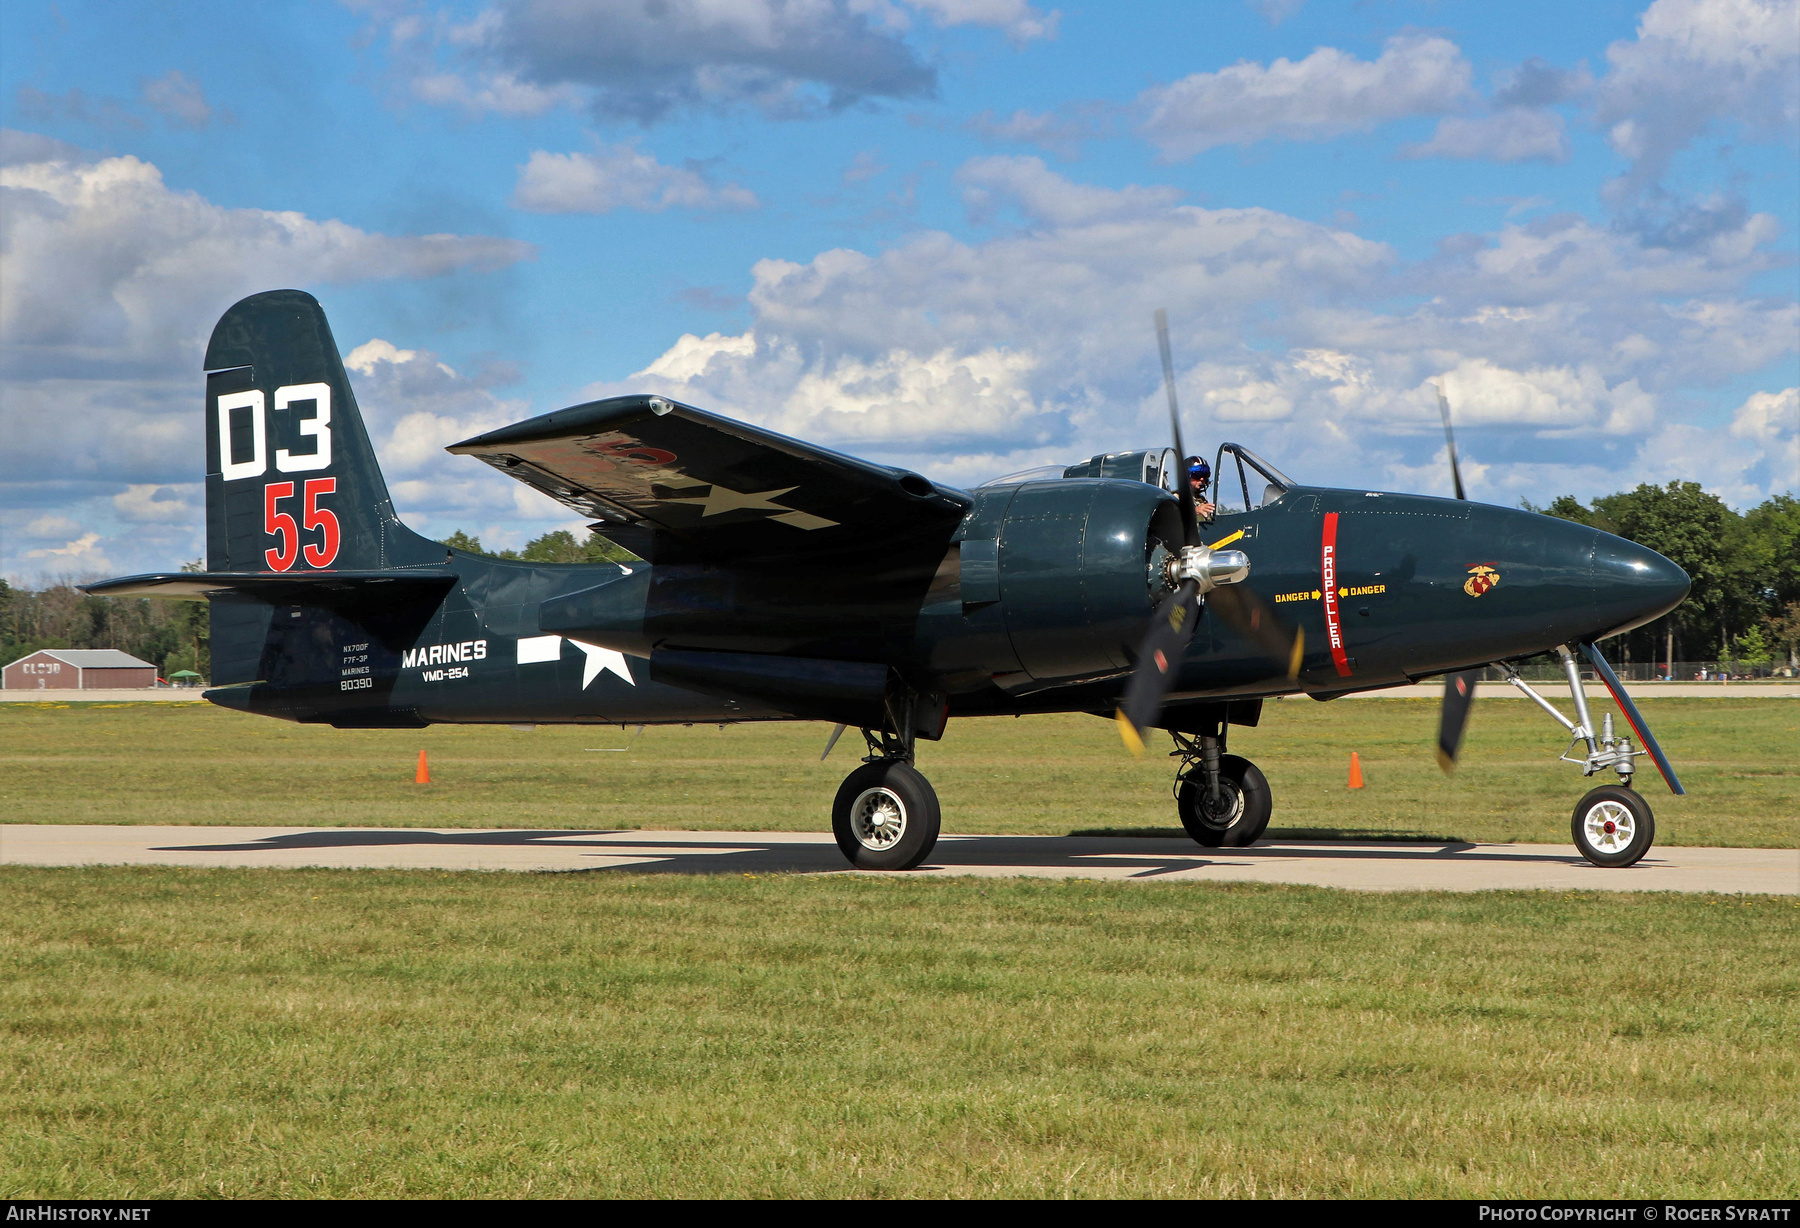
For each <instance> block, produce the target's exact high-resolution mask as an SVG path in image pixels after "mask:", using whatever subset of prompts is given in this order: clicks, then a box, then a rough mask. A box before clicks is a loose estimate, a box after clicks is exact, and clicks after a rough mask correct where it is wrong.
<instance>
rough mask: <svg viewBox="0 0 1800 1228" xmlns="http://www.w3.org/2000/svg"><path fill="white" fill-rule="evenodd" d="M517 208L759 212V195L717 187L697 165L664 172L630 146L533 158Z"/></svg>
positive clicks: (523, 173)
mask: <svg viewBox="0 0 1800 1228" xmlns="http://www.w3.org/2000/svg"><path fill="white" fill-rule="evenodd" d="M512 203H513V206H514V207H515V208H519V209H525V210H528V211H530V212H532V213H610V212H612V211H613V210H614V209H637V210H641V211H643V212H646V213H660V212H661V211H662V210H664V209H754V208H756V207H757V205H758V203H759V202H758V201H757V199H756V193H754V192H752V191H750V190H749V189H748V188H745V187H742V186H741V185H739V184H735V183H726V184H715V183H713V182H712V181H711V180H710V179H709V178H708V177H707V176H706V175H705V174H704V173H703V172H702V171H701V170H699V169H697V168H696V167H694V166H692V165H689V166H665V165H663V164H662V163H661V162H658V161H657V160H656V158H655V157H654V156H653V155H651V154H648V153H645V152H643V151H642V150H640V149H638V148H637V147H636V146H635V145H632V144H629V143H626V144H620V145H600V146H598V147H596V149H595V150H594V152H593V153H591V154H587V153H567V154H559V153H547V152H545V151H543V150H537V151H535V152H533V153H532V155H531V159H530V161H528V162H527V163H526V164H525V165H524V166H522V167H520V168H519V182H518V186H517V187H515V188H514V189H513V198H512Z"/></svg>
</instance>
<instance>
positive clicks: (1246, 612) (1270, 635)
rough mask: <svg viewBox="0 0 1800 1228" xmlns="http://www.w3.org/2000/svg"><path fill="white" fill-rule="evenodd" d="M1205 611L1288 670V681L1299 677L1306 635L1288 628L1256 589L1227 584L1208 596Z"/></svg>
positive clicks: (1301, 631) (1284, 621)
mask: <svg viewBox="0 0 1800 1228" xmlns="http://www.w3.org/2000/svg"><path fill="white" fill-rule="evenodd" d="M1206 608H1207V610H1208V611H1209V612H1211V613H1213V614H1216V615H1218V616H1219V619H1220V620H1221V621H1222V622H1224V624H1225V625H1226V626H1228V627H1230V628H1231V629H1232V630H1233V631H1235V632H1237V633H1238V634H1239V635H1241V636H1243V637H1244V638H1245V639H1247V640H1249V641H1250V642H1251V643H1253V644H1255V645H1256V646H1257V647H1258V648H1259V649H1261V650H1262V653H1263V655H1264V656H1266V657H1268V658H1269V660H1271V661H1273V662H1275V664H1277V665H1279V666H1281V667H1282V668H1283V669H1285V670H1286V671H1287V677H1288V679H1289V681H1292V680H1293V679H1295V678H1298V677H1299V676H1300V659H1301V658H1302V657H1303V656H1305V654H1306V632H1305V631H1304V630H1303V629H1302V628H1300V627H1293V626H1289V625H1288V623H1287V620H1285V619H1283V618H1282V617H1281V616H1280V615H1279V614H1277V613H1276V612H1275V607H1274V606H1272V605H1270V604H1269V602H1268V600H1267V599H1266V598H1264V597H1263V596H1262V595H1261V594H1259V593H1258V592H1257V591H1256V590H1255V589H1252V588H1247V587H1245V586H1244V585H1242V584H1224V585H1220V586H1219V587H1218V588H1215V589H1214V590H1213V591H1212V592H1210V593H1208V594H1207V595H1206Z"/></svg>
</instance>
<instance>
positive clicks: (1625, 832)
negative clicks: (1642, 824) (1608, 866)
mask: <svg viewBox="0 0 1800 1228" xmlns="http://www.w3.org/2000/svg"><path fill="white" fill-rule="evenodd" d="M1581 830H1582V833H1583V834H1584V835H1586V836H1587V841H1588V843H1589V844H1591V845H1593V846H1594V847H1595V848H1596V849H1599V850H1600V851H1601V852H1602V853H1620V852H1624V851H1625V849H1626V848H1627V847H1628V846H1629V845H1630V844H1631V842H1632V840H1633V839H1634V838H1635V837H1636V836H1637V816H1636V815H1635V814H1633V813H1631V807H1629V806H1627V805H1625V804H1624V803H1623V802H1615V801H1613V800H1611V799H1610V798H1608V799H1606V800H1604V801H1599V802H1595V803H1594V804H1593V805H1592V806H1591V807H1589V808H1588V812H1587V814H1586V815H1584V816H1583V817H1582V820H1581Z"/></svg>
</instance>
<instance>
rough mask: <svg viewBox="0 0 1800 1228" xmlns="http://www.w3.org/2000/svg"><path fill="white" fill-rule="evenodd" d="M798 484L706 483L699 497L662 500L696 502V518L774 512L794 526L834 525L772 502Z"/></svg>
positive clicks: (794, 488)
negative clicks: (747, 487) (736, 485)
mask: <svg viewBox="0 0 1800 1228" xmlns="http://www.w3.org/2000/svg"><path fill="white" fill-rule="evenodd" d="M799 489H800V488H799V487H798V486H782V487H778V488H776V489H773V490H733V489H731V487H729V486H710V487H708V488H707V491H706V495H705V497H703V498H693V499H664V500H663V502H664V503H696V504H699V505H701V510H700V518H701V519H702V520H704V519H705V518H706V517H708V516H717V515H719V514H720V513H722V512H745V511H748V512H777V513H779V514H778V515H775V516H771V517H769V519H770V520H779V521H781V522H782V523H783V524H789V525H792V526H794V527H795V528H796V529H827V528H830V527H831V526H833V525H835V524H837V521H835V520H827V519H825V518H824V517H823V516H814V515H813V514H812V513H810V512H796V511H794V510H793V509H792V508H790V507H786V506H784V505H783V504H780V503H777V502H775V499H776V496H778V495H785V494H787V493H788V492H789V491H794V490H799Z"/></svg>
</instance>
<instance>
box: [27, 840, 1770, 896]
mask: <svg viewBox="0 0 1800 1228" xmlns="http://www.w3.org/2000/svg"><path fill="white" fill-rule="evenodd" d="M0 863H6V864H12V865H37V866H79V865H165V866H266V867H281V868H289V869H293V868H299V867H304V866H324V867H332V868H350V869H403V870H527V871H574V870H631V871H638V872H643V871H652V872H663V873H676V874H737V873H745V874H771V873H788V874H839V873H845V872H847V871H846V867H845V864H844V860H843V857H842V856H841V855H840V854H839V853H838V850H837V846H836V845H835V844H833V842H832V839H831V837H830V836H829V835H826V834H823V833H813V832H717V831H713V832H700V831H536V830H531V831H524V830H511V831H508V830H485V829H483V830H476V829H451V830H443V829H438V830H431V829H425V828H377V829H369V828H352V827H148V826H144V827H135V826H100V825H91V826H76V825H70V826H52V825H42V826H25V825H17V826H0ZM913 873H915V874H936V875H982V876H989V877H1010V876H1017V875H1024V876H1030V877H1037V878H1094V879H1145V880H1157V881H1162V880H1177V881H1180V882H1211V883H1240V882H1247V883H1293V884H1304V885H1310V886H1318V887H1342V888H1348V889H1351V890H1359V891H1489V890H1529V889H1549V890H1568V889H1574V890H1589V891H1591V890H1607V891H1720V892H1750V893H1757V894H1771V895H1800V849H1721V848H1662V847H1658V848H1654V849H1652V850H1651V852H1650V855H1649V856H1648V857H1646V858H1645V859H1644V860H1643V861H1641V862H1639V863H1638V864H1637V865H1636V866H1633V867H1631V868H1629V869H1624V870H1603V869H1599V868H1598V867H1595V866H1592V865H1589V864H1588V863H1587V862H1586V861H1583V860H1582V859H1581V857H1580V856H1579V855H1578V854H1577V853H1576V852H1575V850H1574V848H1573V846H1568V845H1553V844H1460V843H1457V844H1443V843H1421V844H1400V843H1386V842H1364V843H1358V842H1349V841H1344V842H1331V843H1325V842H1316V843H1315V842H1306V843H1302V842H1286V841H1272V842H1266V843H1263V844H1259V845H1257V846H1256V847H1255V848H1249V849H1206V848H1201V847H1200V846H1199V845H1197V844H1194V843H1192V842H1191V841H1188V840H1179V839H1139V838H1132V837H1098V836H945V837H944V838H943V839H941V840H940V841H939V842H938V845H937V848H936V850H935V851H934V853H933V855H932V857H931V859H930V860H929V861H928V862H926V864H925V865H924V866H922V867H921V868H920V869H918V870H916V871H913Z"/></svg>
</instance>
